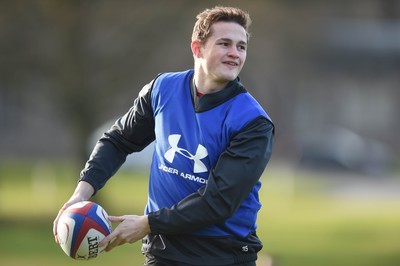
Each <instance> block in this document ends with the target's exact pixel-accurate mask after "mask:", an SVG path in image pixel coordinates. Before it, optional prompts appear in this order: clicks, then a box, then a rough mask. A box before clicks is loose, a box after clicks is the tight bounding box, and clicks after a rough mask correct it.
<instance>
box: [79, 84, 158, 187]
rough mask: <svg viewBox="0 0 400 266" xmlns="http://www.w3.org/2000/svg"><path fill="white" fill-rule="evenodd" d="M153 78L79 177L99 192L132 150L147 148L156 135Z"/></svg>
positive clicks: (95, 150)
mask: <svg viewBox="0 0 400 266" xmlns="http://www.w3.org/2000/svg"><path fill="white" fill-rule="evenodd" d="M153 82H154V81H153ZM153 82H151V83H149V84H147V85H146V86H144V87H143V89H142V90H141V91H140V93H139V96H138V97H137V98H136V99H135V101H134V103H133V106H132V107H131V108H130V110H129V111H128V112H127V113H126V114H125V115H124V116H122V117H121V118H119V119H118V120H117V121H116V122H115V124H114V125H113V126H112V127H111V129H110V130H109V131H107V132H105V133H104V134H103V136H102V137H101V138H100V139H99V140H98V142H97V144H96V145H95V147H94V149H93V151H92V154H91V155H90V158H89V160H88V161H87V162H86V165H85V168H84V169H83V170H82V171H81V174H80V179H79V181H86V182H88V183H89V184H91V185H92V186H93V188H94V189H95V193H96V192H97V191H98V190H99V189H100V188H102V187H103V186H104V185H105V183H106V182H107V180H108V179H110V178H111V177H112V176H113V175H114V174H115V173H116V171H117V170H118V169H119V168H120V167H121V165H122V164H123V163H124V162H125V160H126V157H127V156H128V154H130V153H133V152H138V151H141V150H143V149H144V148H145V147H146V146H147V145H149V144H150V143H151V142H152V141H153V140H154V139H155V135H154V117H153V110H152V107H151V100H150V99H151V89H152V85H153Z"/></svg>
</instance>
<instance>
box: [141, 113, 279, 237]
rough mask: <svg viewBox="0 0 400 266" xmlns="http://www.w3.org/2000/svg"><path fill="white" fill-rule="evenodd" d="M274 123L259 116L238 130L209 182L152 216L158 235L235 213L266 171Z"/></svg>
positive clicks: (220, 219) (224, 218)
mask: <svg viewBox="0 0 400 266" xmlns="http://www.w3.org/2000/svg"><path fill="white" fill-rule="evenodd" d="M273 139H274V126H273V124H272V123H271V122H270V121H268V120H267V119H265V118H258V119H256V120H255V121H253V122H252V123H250V124H249V125H248V126H247V127H246V128H245V129H244V130H243V131H241V132H240V133H238V134H237V135H236V136H235V137H234V138H233V139H232V140H231V142H230V144H229V146H228V148H227V149H226V150H225V151H224V152H223V153H222V154H221V156H220V158H219V159H218V161H217V164H216V166H215V168H214V169H212V171H211V173H210V176H209V179H208V182H207V185H205V186H203V187H201V188H200V189H199V190H198V191H197V192H196V193H193V194H191V195H189V196H188V197H186V198H184V199H183V200H182V201H180V202H179V203H177V204H175V205H174V206H172V207H171V208H163V209H160V210H158V211H157V212H154V213H150V214H149V215H148V219H149V224H150V228H151V232H152V233H154V234H179V233H185V232H190V231H192V230H196V229H199V228H201V227H204V226H208V225H212V224H217V223H220V222H222V221H224V220H226V219H227V218H229V217H230V216H232V215H233V214H234V213H235V212H236V210H237V209H238V208H239V206H240V205H241V203H242V202H243V200H244V199H245V198H246V197H247V196H248V194H249V193H250V191H251V190H252V189H253V187H254V186H255V184H256V183H257V182H258V180H259V178H260V176H261V174H262V173H263V171H264V169H265V167H266V165H267V163H268V161H269V159H270V157H271V153H272V143H273Z"/></svg>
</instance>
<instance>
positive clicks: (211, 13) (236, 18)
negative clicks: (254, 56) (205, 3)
mask: <svg viewBox="0 0 400 266" xmlns="http://www.w3.org/2000/svg"><path fill="white" fill-rule="evenodd" d="M196 18H197V21H196V24H195V25H194V28H193V33H192V41H198V42H199V43H200V44H204V43H206V42H207V39H208V37H209V36H210V35H211V26H212V24H214V23H215V22H220V21H224V22H235V23H237V24H239V25H240V26H242V27H243V28H244V29H245V30H246V35H247V41H248V40H249V38H250V33H249V31H248V30H249V27H250V24H251V19H250V15H249V14H248V13H247V12H244V11H243V10H241V9H239V8H236V7H222V6H216V7H214V8H212V9H206V10H204V11H203V12H201V13H199V14H198V15H197V16H196Z"/></svg>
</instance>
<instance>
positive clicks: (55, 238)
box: [53, 205, 66, 244]
mask: <svg viewBox="0 0 400 266" xmlns="http://www.w3.org/2000/svg"><path fill="white" fill-rule="evenodd" d="M65 209H66V207H65V205H64V206H63V207H62V208H61V210H60V211H59V212H58V214H57V217H56V218H55V219H54V222H53V235H54V240H55V241H56V243H57V244H60V240H59V239H58V235H57V224H58V220H59V219H60V216H61V214H62V213H63V212H64V210H65Z"/></svg>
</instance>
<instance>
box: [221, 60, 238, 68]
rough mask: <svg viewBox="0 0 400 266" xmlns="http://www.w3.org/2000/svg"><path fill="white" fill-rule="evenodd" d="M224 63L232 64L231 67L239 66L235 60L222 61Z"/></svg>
mask: <svg viewBox="0 0 400 266" xmlns="http://www.w3.org/2000/svg"><path fill="white" fill-rule="evenodd" d="M222 63H223V64H224V65H228V66H232V67H237V66H239V63H237V62H235V61H224V62H222Z"/></svg>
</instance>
